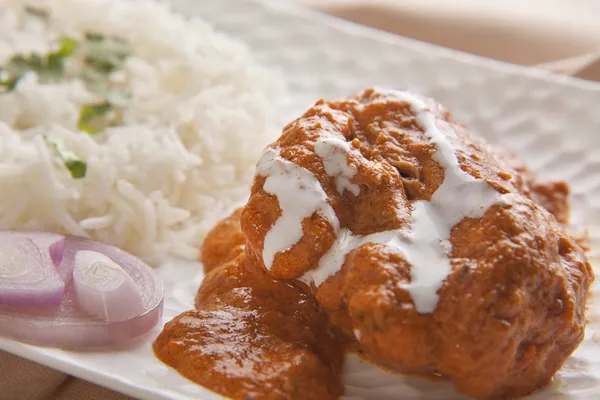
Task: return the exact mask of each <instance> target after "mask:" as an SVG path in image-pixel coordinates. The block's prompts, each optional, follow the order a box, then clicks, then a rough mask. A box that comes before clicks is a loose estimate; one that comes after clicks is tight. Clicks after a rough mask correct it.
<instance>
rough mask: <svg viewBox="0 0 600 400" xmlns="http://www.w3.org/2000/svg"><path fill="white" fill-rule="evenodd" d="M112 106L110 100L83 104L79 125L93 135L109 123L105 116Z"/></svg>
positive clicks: (80, 128) (82, 129)
mask: <svg viewBox="0 0 600 400" xmlns="http://www.w3.org/2000/svg"><path fill="white" fill-rule="evenodd" d="M112 108H113V106H112V104H110V103H109V102H104V103H99V104H85V105H83V106H81V109H80V110H79V122H78V123H77V127H78V128H79V130H81V131H84V132H87V133H89V134H91V135H93V134H96V133H98V132H99V131H101V130H102V129H104V128H105V127H106V126H107V125H108V122H107V121H106V118H105V117H106V116H107V114H108V113H109V112H110V111H111V110H112Z"/></svg>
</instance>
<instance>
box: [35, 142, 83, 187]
mask: <svg viewBox="0 0 600 400" xmlns="http://www.w3.org/2000/svg"><path fill="white" fill-rule="evenodd" d="M44 140H45V141H46V144H48V146H50V147H51V148H52V149H53V150H54V151H55V152H56V153H57V154H58V156H59V157H60V159H61V160H62V162H63V164H64V166H65V167H66V168H67V169H68V170H69V172H70V173H71V177H72V178H73V179H81V178H84V177H85V174H86V172H87V163H86V162H85V161H82V160H81V159H79V158H78V157H77V156H76V155H75V154H74V153H72V152H70V151H69V150H67V149H65V147H64V145H63V144H62V142H60V141H59V140H57V139H50V138H49V137H47V136H44Z"/></svg>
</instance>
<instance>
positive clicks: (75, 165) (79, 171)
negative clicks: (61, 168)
mask: <svg viewBox="0 0 600 400" xmlns="http://www.w3.org/2000/svg"><path fill="white" fill-rule="evenodd" d="M65 167H67V169H68V170H69V171H71V176H72V177H73V179H81V178H85V174H86V172H87V163H86V162H85V161H81V160H70V159H69V160H65Z"/></svg>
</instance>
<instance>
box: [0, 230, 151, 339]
mask: <svg viewBox="0 0 600 400" xmlns="http://www.w3.org/2000/svg"><path fill="white" fill-rule="evenodd" d="M20 235H28V236H30V237H32V238H33V237H36V238H37V241H38V242H43V241H44V240H48V236H47V235H54V234H45V233H21V234H20ZM32 240H33V239H32ZM55 242H56V241H55ZM62 246H63V248H62V252H61V251H60V250H61V248H60V245H56V246H55V247H54V250H53V254H54V255H53V256H52V259H54V260H61V263H60V265H59V266H58V268H57V270H58V274H59V275H60V277H61V278H63V280H64V282H65V291H64V295H63V297H62V301H61V302H60V305H58V306H54V307H52V306H49V307H14V306H0V335H4V336H10V337H14V338H16V339H18V340H20V341H23V342H27V343H31V344H36V345H42V346H54V347H61V348H69V349H89V348H96V347H113V346H121V345H127V344H130V343H131V342H132V340H133V339H134V338H136V337H138V336H141V335H143V334H145V333H146V332H148V331H149V330H151V329H152V328H153V327H154V326H155V325H156V324H157V323H158V321H160V319H161V317H162V309H163V284H162V281H161V280H160V279H159V278H158V277H157V276H156V274H155V273H154V271H153V270H152V269H151V268H150V267H148V266H147V265H146V264H144V263H143V262H142V261H140V260H139V259H137V258H136V257H134V256H133V255H131V254H129V253H127V252H125V251H123V250H121V249H118V248H116V247H112V246H109V245H106V244H103V243H99V242H95V241H92V240H90V239H85V238H80V237H75V236H67V237H65V239H64V241H63V244H62ZM80 250H90V251H94V252H98V253H101V254H104V255H105V256H107V257H108V258H110V259H111V260H112V261H114V262H115V263H116V264H118V265H119V266H120V267H121V268H122V269H123V270H124V271H125V272H126V273H127V274H128V275H129V276H130V277H131V278H132V279H133V281H134V282H135V283H136V284H137V286H138V287H139V289H140V299H141V303H142V306H143V311H142V312H141V313H140V314H139V315H137V316H135V317H133V318H130V319H128V320H125V321H119V322H106V321H104V320H101V319H99V318H97V317H94V316H90V315H89V314H86V313H85V312H83V311H82V310H81V309H80V307H78V304H77V298H76V295H75V292H74V288H73V285H72V273H73V267H74V262H75V254H76V253H77V252H78V251H80Z"/></svg>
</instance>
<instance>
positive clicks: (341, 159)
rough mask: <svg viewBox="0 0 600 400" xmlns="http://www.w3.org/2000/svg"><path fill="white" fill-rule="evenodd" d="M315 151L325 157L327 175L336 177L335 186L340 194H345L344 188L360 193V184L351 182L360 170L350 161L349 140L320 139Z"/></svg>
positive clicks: (353, 192)
mask: <svg viewBox="0 0 600 400" xmlns="http://www.w3.org/2000/svg"><path fill="white" fill-rule="evenodd" d="M315 153H316V154H317V155H318V156H319V157H321V158H322V159H323V165H324V167H325V172H327V175H329V176H332V177H334V178H335V187H336V189H337V191H338V192H339V194H344V190H348V191H349V192H350V193H352V194H353V195H355V196H358V195H359V193H360V186H359V185H357V184H356V183H351V182H350V179H351V178H352V177H353V176H354V175H356V173H357V172H358V170H357V168H356V167H355V166H354V165H352V164H349V163H348V156H349V154H350V145H349V144H348V142H346V141H345V140H342V139H337V138H325V139H319V140H317V142H316V143H315Z"/></svg>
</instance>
